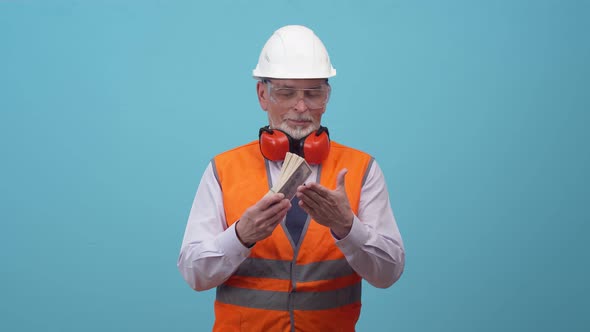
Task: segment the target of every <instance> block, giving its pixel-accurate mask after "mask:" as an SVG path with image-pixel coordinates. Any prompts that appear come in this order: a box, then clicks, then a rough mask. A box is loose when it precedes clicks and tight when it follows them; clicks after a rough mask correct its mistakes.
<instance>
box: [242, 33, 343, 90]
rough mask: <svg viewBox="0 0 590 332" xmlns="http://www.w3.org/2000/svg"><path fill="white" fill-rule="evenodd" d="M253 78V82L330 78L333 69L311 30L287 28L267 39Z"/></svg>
mask: <svg viewBox="0 0 590 332" xmlns="http://www.w3.org/2000/svg"><path fill="white" fill-rule="evenodd" d="M252 75H253V76H254V78H256V79H262V78H278V79H305V78H307V79H314V78H329V77H333V76H336V69H334V67H332V63H331V62H330V57H329V56H328V51H327V50H326V47H325V46H324V44H323V43H322V41H321V40H320V39H319V38H318V37H317V36H316V35H315V34H314V32H313V31H312V30H310V29H309V28H307V27H304V26H301V25H287V26H284V27H282V28H280V29H278V30H277V31H275V32H274V33H273V35H272V36H271V37H270V38H269V39H268V41H267V42H266V44H265V45H264V47H263V48H262V52H260V57H259V58H258V64H257V65H256V68H255V69H254V70H253V71H252Z"/></svg>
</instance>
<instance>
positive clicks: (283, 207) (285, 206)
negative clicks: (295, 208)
mask: <svg viewBox="0 0 590 332" xmlns="http://www.w3.org/2000/svg"><path fill="white" fill-rule="evenodd" d="M290 208H291V202H289V201H288V200H286V199H283V200H282V201H279V202H277V203H276V204H274V205H271V206H269V207H268V209H266V210H264V211H262V216H263V218H265V219H270V218H271V217H272V216H274V215H276V214H279V213H281V212H283V211H288V210H289V209H290Z"/></svg>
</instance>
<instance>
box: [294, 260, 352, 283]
mask: <svg viewBox="0 0 590 332" xmlns="http://www.w3.org/2000/svg"><path fill="white" fill-rule="evenodd" d="M353 273H354V270H353V269H352V267H350V265H349V264H348V261H347V260H346V259H345V258H343V259H337V260H332V261H322V262H317V263H310V264H305V265H296V266H295V280H297V281H299V282H302V281H303V282H304V281H317V280H328V279H334V278H339V277H345V276H348V275H351V274H353Z"/></svg>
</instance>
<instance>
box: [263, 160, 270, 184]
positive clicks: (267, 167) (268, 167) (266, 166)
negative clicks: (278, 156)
mask: <svg viewBox="0 0 590 332" xmlns="http://www.w3.org/2000/svg"><path fill="white" fill-rule="evenodd" d="M264 167H265V168H266V180H267V181H268V189H269V190H270V189H272V179H271V177H270V166H268V159H266V158H264Z"/></svg>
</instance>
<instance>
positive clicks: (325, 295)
mask: <svg viewBox="0 0 590 332" xmlns="http://www.w3.org/2000/svg"><path fill="white" fill-rule="evenodd" d="M216 296H217V301H219V302H223V303H226V304H233V305H237V306H242V307H249V308H255V309H266V310H285V311H286V310H326V309H334V308H339V307H342V306H345V305H347V304H353V303H358V302H360V301H361V283H360V282H357V283H356V284H353V285H351V286H348V287H345V288H340V289H336V290H331V291H324V292H273V291H265V290H256V289H248V288H240V287H231V286H226V285H221V286H219V287H217V294H216ZM289 306H291V307H289Z"/></svg>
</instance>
